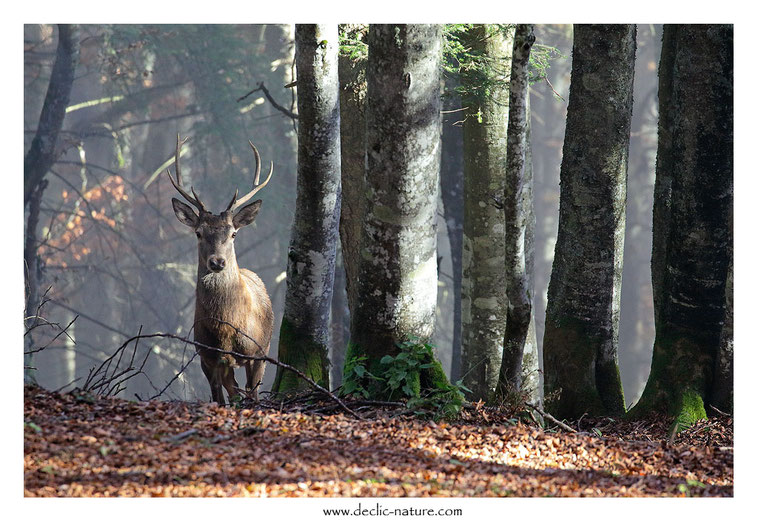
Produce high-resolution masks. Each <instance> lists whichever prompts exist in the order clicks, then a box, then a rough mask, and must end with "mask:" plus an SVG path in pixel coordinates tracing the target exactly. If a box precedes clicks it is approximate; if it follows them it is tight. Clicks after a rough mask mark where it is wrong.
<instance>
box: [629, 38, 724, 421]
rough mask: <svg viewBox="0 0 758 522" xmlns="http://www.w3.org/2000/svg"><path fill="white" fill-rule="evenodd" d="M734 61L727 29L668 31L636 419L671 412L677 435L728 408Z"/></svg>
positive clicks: (662, 83)
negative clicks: (651, 305)
mask: <svg viewBox="0 0 758 522" xmlns="http://www.w3.org/2000/svg"><path fill="white" fill-rule="evenodd" d="M733 57H734V48H733V28H732V26H731V25H677V26H671V25H667V26H665V27H664V31H663V51H662V54H661V67H660V74H661V82H660V88H661V94H660V96H659V99H660V114H661V118H660V123H659V125H660V126H663V127H664V128H663V129H661V131H660V132H659V136H660V139H661V142H660V144H659V158H658V163H657V165H656V188H655V196H656V202H655V205H656V211H657V212H656V213H655V214H654V221H653V251H654V253H653V263H652V270H653V284H654V289H653V295H654V302H655V309H656V310H655V319H656V320H655V323H656V325H655V326H656V335H655V345H654V347H653V360H652V363H651V369H650V376H649V378H648V381H647V384H646V386H645V390H644V392H643V393H642V397H641V398H640V401H639V402H638V404H637V405H636V406H635V407H634V409H633V410H632V412H630V413H631V414H632V415H634V416H640V415H646V414H652V413H654V412H665V413H667V414H668V415H671V416H673V417H675V418H676V422H677V424H678V425H679V426H686V425H688V424H690V423H692V422H694V421H695V420H697V419H699V418H704V417H705V416H706V409H705V406H706V405H707V404H708V401H709V400H711V398H712V397H713V399H714V400H719V402H720V403H721V404H722V405H723V404H724V403H723V402H721V401H722V400H723V399H724V398H726V397H728V396H729V393H730V391H729V385H727V388H724V387H723V385H724V384H725V383H726V382H728V380H729V377H727V378H724V377H725V376H724V375H723V374H720V373H721V370H722V369H723V368H726V365H725V364H722V363H721V362H719V357H720V356H722V355H723V356H724V358H725V359H726V360H730V359H731V357H730V356H729V355H727V352H726V350H729V347H728V339H729V337H730V335H729V326H728V324H729V320H730V315H729V314H730V312H729V311H728V309H729V305H728V299H729V297H730V296H731V289H729V287H728V282H727V281H728V272H729V267H730V266H731V265H732V225H731V224H732V199H733V164H732V161H733V159H732V158H733V152H732V151H733V144H734V134H733V132H734V131H733V124H734V115H733V110H734V98H733V83H732V82H733ZM659 198H660V199H659ZM725 321H726V323H727V324H726V325H725ZM725 326H726V328H725ZM724 336H725V337H726V338H724ZM725 341H726V342H725ZM722 349H725V351H723V352H720V350H722ZM714 369H715V370H716V375H715V376H714ZM716 382H718V383H720V384H719V385H715V383H716ZM717 390H718V397H719V399H716V392H717Z"/></svg>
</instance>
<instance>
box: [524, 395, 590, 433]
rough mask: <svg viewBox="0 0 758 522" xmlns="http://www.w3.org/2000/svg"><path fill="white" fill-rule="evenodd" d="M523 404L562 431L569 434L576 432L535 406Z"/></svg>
mask: <svg viewBox="0 0 758 522" xmlns="http://www.w3.org/2000/svg"><path fill="white" fill-rule="evenodd" d="M524 404H526V405H527V406H529V407H530V408H531V409H533V410H534V411H536V412H537V413H539V414H540V415H542V416H543V417H544V418H546V419H547V420H549V421H550V422H552V423H554V424H557V425H558V426H560V427H561V428H563V429H564V430H566V431H569V432H571V433H577V431H576V430H575V429H574V428H572V427H571V426H569V425H568V424H564V423H563V422H561V421H559V420H558V419H556V418H555V417H553V416H552V415H550V414H549V413H545V412H544V411H542V410H541V409H539V408H538V407H537V406H534V405H533V404H529V403H528V402H525V403H524Z"/></svg>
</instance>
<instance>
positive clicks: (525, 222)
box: [498, 24, 535, 398]
mask: <svg viewBox="0 0 758 522" xmlns="http://www.w3.org/2000/svg"><path fill="white" fill-rule="evenodd" d="M534 39H535V37H534V26H533V25H531V24H519V25H518V26H516V33H515V36H514V40H513V64H512V68H511V81H510V103H509V115H508V152H507V167H506V171H505V191H504V198H503V207H504V211H505V279H506V281H505V283H506V294H507V297H508V309H507V310H508V311H507V320H506V327H505V339H504V342H503V361H502V365H501V366H500V376H499V381H498V394H499V395H500V396H501V397H503V398H505V397H507V396H508V395H510V394H519V393H520V392H521V389H522V381H523V376H522V372H523V364H522V360H523V357H524V347H525V346H526V344H527V338H528V334H529V326H530V324H532V318H533V313H532V293H533V292H532V278H531V273H530V272H529V271H528V265H532V266H533V265H534V263H533V260H534V250H533V244H532V245H531V246H532V250H531V252H527V247H528V245H527V230H528V228H529V225H530V224H532V225H533V223H530V218H531V217H533V215H534V211H533V205H534V202H533V201H532V199H531V198H532V179H531V172H530V170H529V165H528V164H527V145H528V143H527V129H528V121H527V117H528V115H529V112H528V100H529V78H528V72H529V71H528V67H529V52H530V50H531V47H532V44H533V43H534ZM532 230H533V229H532ZM528 260H529V262H527V261H528Z"/></svg>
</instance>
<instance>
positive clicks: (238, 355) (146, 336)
mask: <svg viewBox="0 0 758 522" xmlns="http://www.w3.org/2000/svg"><path fill="white" fill-rule="evenodd" d="M216 321H218V322H220V323H222V324H226V325H228V326H231V327H232V328H234V329H235V330H236V331H237V333H239V334H241V335H243V336H244V337H246V338H248V339H250V340H251V341H253V342H254V343H255V344H256V345H257V346H258V347H259V348H261V345H260V344H259V343H258V342H257V341H256V340H255V339H253V338H252V337H250V336H249V335H247V334H246V333H245V332H243V331H241V330H240V329H239V328H237V327H236V326H234V325H232V324H230V323H228V322H226V321H222V320H220V319H216ZM156 337H163V338H166V339H176V340H179V341H183V342H185V343H189V344H192V345H194V346H195V347H197V348H202V349H204V350H210V351H212V352H216V353H221V354H225V355H232V356H234V357H236V358H238V359H244V360H247V361H266V362H268V363H271V364H273V365H275V366H279V367H281V368H284V369H285V370H289V371H291V372H292V373H294V374H295V375H297V376H298V377H299V378H301V379H302V380H304V381H305V382H307V383H308V384H310V385H311V386H312V387H313V388H315V389H316V390H318V391H319V392H321V393H322V394H324V395H326V396H327V397H329V398H330V399H332V400H333V401H334V402H336V403H337V404H339V406H340V407H341V408H342V409H343V410H344V411H345V412H346V413H349V414H350V415H352V416H353V417H355V418H356V419H360V420H362V419H363V417H361V416H360V415H358V414H357V413H356V412H355V411H353V410H351V409H350V408H349V407H348V406H347V405H346V404H345V403H344V402H342V400H340V398H339V397H337V396H336V395H334V394H333V393H332V392H330V391H329V390H327V389H326V388H324V387H323V386H321V385H319V384H318V383H316V382H315V381H314V380H313V379H311V378H310V377H308V376H307V375H305V374H304V373H303V372H301V371H300V370H298V369H297V368H294V367H292V366H290V365H289V364H286V363H283V362H280V361H277V360H276V359H273V358H271V357H268V356H266V355H257V356H253V355H245V354H243V353H238V352H234V351H227V350H222V349H220V348H216V347H214V346H209V345H207V344H203V343H201V342H198V341H193V340H190V339H187V338H186V337H181V336H179V335H174V334H169V333H154V334H144V335H143V334H139V335H135V336H134V337H130V338H129V339H127V340H126V341H125V342H124V344H122V345H121V347H119V348H118V350H117V352H118V351H120V350H123V349H124V347H125V346H127V345H128V344H129V343H131V342H132V341H135V340H137V339H154V338H156ZM149 353H150V352H148V354H149ZM115 356H116V353H114V354H113V355H111V356H110V357H109V358H108V359H109V360H112V359H113V358H114V357H115ZM106 361H107V360H106ZM106 361H103V363H102V364H101V365H100V367H98V369H97V370H96V371H95V374H97V373H98V372H99V371H101V368H102V367H103V366H104V365H105V364H106ZM143 366H144V362H143ZM122 374H123V372H122ZM119 375H121V374H119ZM135 375H136V374H135ZM91 377H92V371H90V376H89V377H88V378H87V383H85V389H86V384H89V383H90V382H91ZM111 380H112V378H111ZM99 385H100V383H97V384H96V385H95V386H93V388H94V387H96V386H99Z"/></svg>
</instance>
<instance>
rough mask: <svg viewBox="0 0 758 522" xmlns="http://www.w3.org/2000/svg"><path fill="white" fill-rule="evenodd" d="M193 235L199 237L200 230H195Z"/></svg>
mask: <svg viewBox="0 0 758 522" xmlns="http://www.w3.org/2000/svg"><path fill="white" fill-rule="evenodd" d="M195 235H196V236H197V237H198V238H199V237H200V231H199V230H195Z"/></svg>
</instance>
